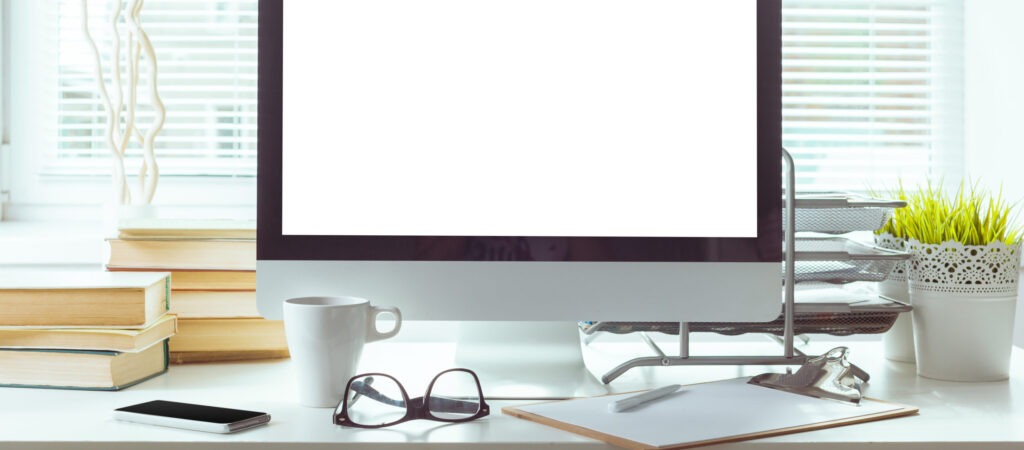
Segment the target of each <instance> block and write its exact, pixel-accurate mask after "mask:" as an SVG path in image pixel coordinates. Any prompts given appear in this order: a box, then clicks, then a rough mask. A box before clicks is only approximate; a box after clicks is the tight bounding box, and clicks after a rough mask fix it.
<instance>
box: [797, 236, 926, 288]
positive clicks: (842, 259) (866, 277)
mask: <svg viewBox="0 0 1024 450" xmlns="http://www.w3.org/2000/svg"><path fill="white" fill-rule="evenodd" d="M909 258H910V254H908V253H905V252H899V251H895V250H888V249H884V248H879V247H875V246H872V245H866V244H862V243H860V242H857V241H853V240H851V239H847V238H843V237H798V238H796V261H795V262H794V264H793V265H794V269H795V270H794V276H795V279H796V281H797V282H798V283H799V282H806V281H823V282H828V283H851V282H854V281H875V282H877V281H882V280H884V279H885V277H886V276H887V275H889V272H892V269H893V267H895V266H896V263H898V262H900V261H906V260H907V259H909ZM783 271H785V264H783Z"/></svg>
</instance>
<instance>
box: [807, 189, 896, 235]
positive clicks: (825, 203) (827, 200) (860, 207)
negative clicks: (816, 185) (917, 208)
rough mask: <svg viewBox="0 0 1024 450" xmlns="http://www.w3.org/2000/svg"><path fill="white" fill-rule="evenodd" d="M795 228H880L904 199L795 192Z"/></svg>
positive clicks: (832, 230)
mask: <svg viewBox="0 0 1024 450" xmlns="http://www.w3.org/2000/svg"><path fill="white" fill-rule="evenodd" d="M795 204H796V211H795V212H796V226H795V227H794V228H795V230H796V231H813V232H818V233H828V234H845V233H850V232H853V231H865V230H877V229H879V228H882V225H884V224H885V222H886V221H887V220H889V218H890V217H892V212H893V210H894V209H896V208H902V207H904V206H906V205H907V202H905V201H902V200H890V199H880V198H873V197H867V196H864V195H859V194H851V193H846V192H797V194H796V198H795Z"/></svg>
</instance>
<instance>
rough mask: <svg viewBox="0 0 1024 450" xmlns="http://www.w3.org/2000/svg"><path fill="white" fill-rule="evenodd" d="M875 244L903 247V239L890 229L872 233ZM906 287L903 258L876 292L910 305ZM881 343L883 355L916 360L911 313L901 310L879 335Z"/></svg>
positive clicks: (904, 242)
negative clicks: (889, 325)
mask: <svg viewBox="0 0 1024 450" xmlns="http://www.w3.org/2000/svg"><path fill="white" fill-rule="evenodd" d="M875 245H877V246H879V247H882V248H886V249H889V250H898V251H904V250H905V247H906V240H905V239H903V238H898V237H896V236H893V235H891V234H889V233H882V234H876V235H875ZM908 289H909V286H908V285H907V263H906V262H905V261H900V262H898V263H896V266H895V267H894V268H893V270H892V272H890V273H889V276H888V277H886V279H885V280H883V281H882V282H880V283H878V294H879V295H881V296H882V297H885V298H888V299H891V300H895V301H898V302H900V303H906V304H908V305H909V304H910V292H909V291H908ZM882 344H883V345H884V348H885V358H886V359H889V360H892V361H899V362H909V363H912V362H914V361H915V360H916V358H915V356H914V327H913V320H912V319H911V315H910V314H908V313H903V314H900V315H899V317H897V318H896V323H894V324H893V325H892V328H890V329H889V331H887V332H885V334H883V335H882Z"/></svg>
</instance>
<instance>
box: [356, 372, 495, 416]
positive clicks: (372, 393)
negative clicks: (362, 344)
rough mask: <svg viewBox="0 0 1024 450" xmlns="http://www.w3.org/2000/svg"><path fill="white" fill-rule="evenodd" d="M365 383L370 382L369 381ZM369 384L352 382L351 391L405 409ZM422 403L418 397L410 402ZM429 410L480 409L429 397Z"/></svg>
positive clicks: (401, 404) (451, 411)
mask: <svg viewBox="0 0 1024 450" xmlns="http://www.w3.org/2000/svg"><path fill="white" fill-rule="evenodd" d="M367 381H369V382H372V381H371V380H367ZM369 382H363V381H362V380H357V381H354V382H353V383H352V390H353V391H355V392H356V394H357V395H361V396H363V397H366V398H370V399H373V400H376V401H378V402H381V403H383V404H385V405H391V406H398V407H402V408H404V407H405V402H403V401H402V400H395V399H393V398H391V397H388V396H386V395H384V394H381V393H380V392H379V391H377V390H376V389H374V388H373V387H372V386H370V383H369ZM356 399H358V397H355V398H353V399H352V402H353V403H354V402H355V400H356ZM422 401H423V397H418V398H415V399H413V400H411V402H412V403H413V404H416V403H419V402H422ZM430 409H431V410H433V411H437V412H450V413H466V414H473V413H475V412H477V411H478V410H479V409H480V403H479V402H468V401H463V400H456V399H452V398H445V397H434V396H431V397H430Z"/></svg>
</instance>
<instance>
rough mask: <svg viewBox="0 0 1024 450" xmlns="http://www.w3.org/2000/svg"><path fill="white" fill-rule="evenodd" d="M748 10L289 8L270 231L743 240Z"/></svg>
mask: <svg viewBox="0 0 1024 450" xmlns="http://www.w3.org/2000/svg"><path fill="white" fill-rule="evenodd" d="M756 3H757V1H756V0H714V1H681V0H341V1H338V0H322V1H317V0H288V1H286V2H284V7H285V9H284V48H283V51H284V68H283V70H284V86H283V124H282V126H283V142H282V144H283V180H282V182H283V192H282V194H283V204H282V212H283V217H282V231H283V233H284V234H288V235H297V234H298V235H301V234H307V235H426V236H435V235H436V236H445V235H456V236H457V235H467V236H623V237H630V236H641V237H659V236H679V237H754V236H756V226H757V223H756V186H757V182H756V181H757V180H756V152H757V47H756V46H757V24H756V9H757V4H756Z"/></svg>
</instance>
